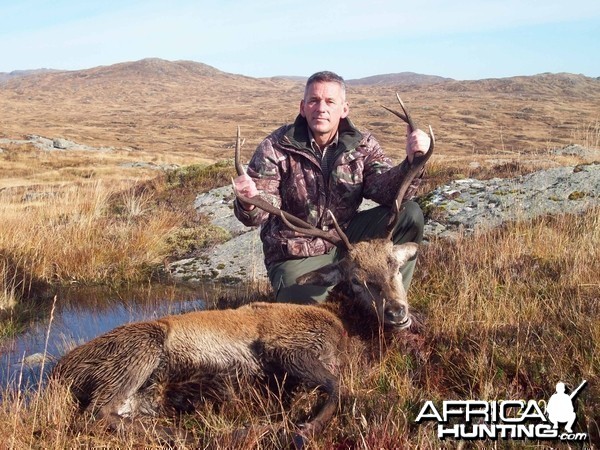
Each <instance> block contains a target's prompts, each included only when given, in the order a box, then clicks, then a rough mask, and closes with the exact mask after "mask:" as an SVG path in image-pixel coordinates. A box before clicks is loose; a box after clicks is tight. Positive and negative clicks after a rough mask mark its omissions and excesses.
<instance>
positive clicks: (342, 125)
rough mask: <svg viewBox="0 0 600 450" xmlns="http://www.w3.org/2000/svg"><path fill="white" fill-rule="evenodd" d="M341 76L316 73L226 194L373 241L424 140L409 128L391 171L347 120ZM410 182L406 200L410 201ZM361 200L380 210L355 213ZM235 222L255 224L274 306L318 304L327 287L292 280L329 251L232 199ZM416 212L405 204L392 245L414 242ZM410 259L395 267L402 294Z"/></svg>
mask: <svg viewBox="0 0 600 450" xmlns="http://www.w3.org/2000/svg"><path fill="white" fill-rule="evenodd" d="M349 111H350V108H349V105H348V102H347V101H346V87H345V83H344V80H343V78H341V77H340V76H339V75H336V74H335V73H332V72H318V73H316V74H314V75H312V76H311V77H310V78H309V79H308V81H307V82H306V87H305V91H304V98H303V99H302V100H301V102H300V114H299V115H298V117H297V118H296V120H295V122H294V123H293V124H289V125H285V126H283V127H281V128H279V129H278V130H276V131H274V132H273V133H272V134H270V135H269V136H267V138H266V139H265V140H264V141H262V142H261V143H260V145H259V146H258V148H257V149H256V152H255V153H254V156H253V157H252V160H251V161H250V164H249V166H248V174H247V175H242V176H239V177H237V178H236V179H235V180H234V188H235V189H236V190H237V191H238V193H240V194H242V195H243V196H245V197H253V196H255V195H258V194H259V193H261V195H262V196H263V197H264V198H265V199H267V200H269V201H271V202H272V203H273V204H274V205H276V206H278V207H280V208H281V209H282V210H284V211H286V212H288V213H290V214H293V215H295V216H296V217H298V218H300V219H303V220H305V221H306V222H309V223H310V224H312V225H315V226H317V227H319V228H321V229H323V230H326V231H329V232H331V233H336V232H335V230H334V229H333V224H332V220H331V218H330V216H329V215H328V214H327V210H330V211H331V212H332V213H333V215H334V216H335V218H336V219H337V221H338V222H339V224H340V225H341V226H342V229H344V231H345V232H346V234H347V235H348V238H349V239H350V242H358V241H361V240H365V239H367V238H369V237H375V236H381V235H382V233H383V231H382V230H383V229H384V228H385V226H386V224H387V218H388V211H389V207H390V206H391V204H392V202H393V200H394V197H395V194H396V191H397V188H398V186H399V185H400V183H401V181H402V179H403V178H404V176H405V175H406V173H407V169H408V165H409V163H410V162H411V161H412V158H413V156H414V155H415V153H417V152H422V153H426V152H427V150H428V148H429V142H430V139H429V136H427V134H425V133H424V132H423V131H421V130H415V131H414V132H413V133H411V134H410V135H409V136H408V139H407V146H406V155H407V156H406V159H405V161H403V162H402V163H401V164H400V165H399V166H396V167H392V164H391V161H390V160H389V158H387V157H386V156H385V155H384V153H383V151H382V149H381V147H380V146H379V143H378V142H377V140H376V139H375V138H374V137H373V136H372V135H371V134H370V133H366V132H365V133H362V132H360V131H359V130H358V129H356V128H355V126H354V125H353V123H352V122H351V121H350V119H348V113H349ZM418 182H419V180H418V179H415V181H413V184H412V185H411V187H410V188H409V190H408V192H407V194H406V197H410V196H412V195H413V194H414V193H415V191H416V189H417V187H418ZM363 198H368V199H372V200H374V201H376V202H377V203H379V204H380V205H382V206H379V207H376V208H373V209H371V210H367V211H363V212H360V213H357V209H358V207H359V205H360V203H361V201H362V199H363ZM234 212H235V215H236V217H237V218H238V219H239V220H240V221H241V222H242V223H244V224H245V225H247V226H255V225H262V229H261V239H262V242H263V250H264V254H265V264H266V267H267V272H268V275H269V280H270V282H271V284H272V286H273V288H274V290H275V292H276V296H277V301H281V302H294V303H311V302H314V301H322V300H323V299H324V298H325V297H326V295H327V291H328V289H326V288H323V287H321V286H311V285H297V284H296V278H298V277H299V276H300V275H302V274H304V273H307V272H310V271H312V270H315V269H318V268H320V267H323V266H325V265H327V264H329V263H331V262H333V261H335V260H336V259H337V258H338V256H339V255H338V253H337V251H336V249H335V248H334V247H333V245H332V244H330V243H329V242H327V241H324V240H323V239H321V238H315V237H306V236H304V235H301V234H299V233H297V232H294V231H292V230H290V229H289V228H288V227H287V226H286V225H285V224H284V223H283V222H282V221H281V219H280V218H279V217H276V216H272V215H269V214H268V213H266V212H264V211H262V210H260V209H258V208H255V207H254V206H252V205H247V204H242V203H241V202H240V201H239V200H236V201H235V204H234ZM422 236H423V214H422V212H421V210H420V208H419V206H418V205H417V204H416V203H414V202H408V203H407V204H406V207H405V208H404V210H403V212H402V218H401V220H400V221H399V223H398V224H397V225H396V228H395V230H394V234H393V241H394V243H403V242H417V243H418V242H420V241H421V239H422ZM414 266H415V261H414V260H413V261H411V262H409V264H407V265H406V266H405V267H404V268H403V269H402V275H403V282H404V285H405V287H406V288H408V284H409V283H410V280H411V278H412V274H413V271H414Z"/></svg>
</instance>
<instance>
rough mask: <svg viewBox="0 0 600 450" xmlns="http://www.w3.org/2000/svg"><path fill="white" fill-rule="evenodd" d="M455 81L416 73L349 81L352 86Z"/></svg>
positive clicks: (389, 74)
mask: <svg viewBox="0 0 600 450" xmlns="http://www.w3.org/2000/svg"><path fill="white" fill-rule="evenodd" d="M446 81H453V80H452V78H444V77H439V76H436V75H422V74H420V73H414V72H400V73H388V74H385V75H373V76H370V77H365V78H358V79H354V80H348V84H349V85H351V86H372V85H398V84H408V85H425V84H436V83H444V82H446Z"/></svg>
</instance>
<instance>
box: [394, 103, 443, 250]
mask: <svg viewBox="0 0 600 450" xmlns="http://www.w3.org/2000/svg"><path fill="white" fill-rule="evenodd" d="M396 98H397V99H398V103H400V107H401V108H402V111H403V113H401V112H398V111H395V110H393V109H390V108H388V107H387V106H384V108H385V109H387V110H388V111H389V112H391V113H392V114H394V115H396V116H398V117H399V118H400V119H402V120H403V121H404V122H406V123H407V124H408V129H409V132H410V133H412V132H413V131H415V130H416V129H417V125H416V123H415V121H414V120H413V118H412V117H411V116H410V113H409V112H408V109H407V108H406V106H405V105H404V102H403V101H402V99H401V98H400V95H399V94H398V93H396ZM429 138H430V143H429V149H428V150H427V153H425V154H423V152H416V153H415V154H414V156H413V160H412V162H411V163H410V167H409V169H408V172H407V174H406V176H405V177H404V179H403V180H402V183H400V186H399V187H398V191H397V192H396V197H395V200H394V203H393V205H392V208H391V210H390V220H389V222H388V225H387V229H386V231H387V238H388V239H391V238H392V234H393V232H394V228H395V227H396V225H397V223H398V220H400V212H401V211H402V204H403V201H402V200H403V199H404V196H405V195H406V191H407V190H408V188H409V186H410V184H411V183H412V181H413V179H414V178H415V177H416V176H417V175H418V174H420V173H421V171H422V170H423V168H424V167H425V163H426V162H427V160H428V159H429V158H431V155H432V154H433V148H434V147H435V136H434V135H433V129H432V128H431V125H430V126H429Z"/></svg>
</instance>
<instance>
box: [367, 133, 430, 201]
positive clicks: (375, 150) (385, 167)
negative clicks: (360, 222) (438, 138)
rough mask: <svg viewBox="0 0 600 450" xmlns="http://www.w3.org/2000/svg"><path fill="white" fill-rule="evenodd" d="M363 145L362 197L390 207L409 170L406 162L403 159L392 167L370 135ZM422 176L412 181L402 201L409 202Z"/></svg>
mask: <svg viewBox="0 0 600 450" xmlns="http://www.w3.org/2000/svg"><path fill="white" fill-rule="evenodd" d="M365 145H366V146H367V152H366V154H367V156H366V158H365V162H364V164H365V166H364V185H363V197H365V198H368V199H370V200H373V201H375V202H377V203H379V204H380V205H385V206H391V205H392V203H393V202H394V200H395V197H396V193H397V192H398V188H399V187H400V184H401V183H402V180H404V178H405V177H406V175H407V173H408V170H409V168H410V165H409V163H408V160H407V159H406V158H405V159H404V161H402V162H401V163H400V164H398V165H397V166H393V167H392V162H391V160H390V159H389V158H388V157H387V156H385V154H384V152H383V150H382V148H381V146H380V145H379V142H377V140H376V139H375V138H374V137H373V136H372V135H369V136H368V137H367V139H366V143H365ZM422 176H423V172H421V174H419V175H418V176H416V177H415V178H414V179H413V180H412V182H411V184H410V186H409V188H408V189H407V190H406V194H405V195H404V199H403V200H409V199H410V198H412V197H413V196H414V195H415V193H416V192H417V189H418V188H419V185H420V184H421V177H422Z"/></svg>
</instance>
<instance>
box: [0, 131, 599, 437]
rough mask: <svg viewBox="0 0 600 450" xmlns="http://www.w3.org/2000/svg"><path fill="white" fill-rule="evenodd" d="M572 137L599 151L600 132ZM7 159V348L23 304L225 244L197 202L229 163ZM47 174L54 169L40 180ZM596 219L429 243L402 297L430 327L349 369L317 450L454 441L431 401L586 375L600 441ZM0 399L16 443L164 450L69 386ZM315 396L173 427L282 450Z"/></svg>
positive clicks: (260, 401) (229, 170)
mask: <svg viewBox="0 0 600 450" xmlns="http://www.w3.org/2000/svg"><path fill="white" fill-rule="evenodd" d="M594 130H596V131H594ZM579 133H580V134H581V136H580V138H581V139H585V140H586V142H588V141H589V142H591V144H592V145H595V146H596V147H597V146H598V144H597V142H598V141H597V127H596V128H594V127H593V126H591V127H587V128H585V129H583V128H582V129H581V130H580V131H579ZM594 133H595V134H594ZM594 139H595V144H594ZM1 157H2V158H4V159H5V162H9V163H12V164H14V166H13V167H14V168H15V171H14V172H11V171H10V170H8V169H3V170H5V172H2V174H1V175H2V179H3V181H4V185H3V186H4V189H2V190H0V229H1V230H2V233H0V308H2V307H3V306H4V308H6V307H7V306H11V305H13V306H14V307H13V308H9V309H6V310H5V311H4V312H3V313H2V314H1V315H0V342H1V341H2V340H3V338H6V337H9V336H12V335H14V334H17V333H20V332H22V331H23V330H24V329H26V327H27V323H28V321H30V320H35V319H36V317H37V316H38V315H39V314H40V312H42V313H46V314H47V310H48V309H49V307H48V305H46V304H44V305H42V307H41V308H40V305H39V303H36V302H32V301H31V300H28V298H30V297H36V298H38V299H39V298H40V297H42V298H47V299H50V298H52V287H53V286H55V285H57V284H58V285H62V284H69V283H79V284H117V285H118V284H123V283H136V282H139V281H142V280H144V281H147V280H148V279H151V278H154V277H155V276H157V275H158V274H160V267H161V266H162V265H163V264H164V262H165V261H168V260H169V259H170V258H172V257H178V258H180V257H184V256H186V255H192V254H195V253H196V252H198V251H199V250H200V249H201V247H203V246H210V245H213V244H214V243H218V242H221V241H222V240H225V239H227V238H228V236H227V233H226V232H224V231H223V230H221V229H217V228H216V227H212V226H211V225H210V224H209V222H208V220H207V219H206V218H204V217H200V216H198V215H197V214H196V212H195V211H194V210H193V208H191V207H190V205H191V204H192V201H193V198H194V197H195V195H197V194H198V193H199V192H202V191H206V190H208V189H210V188H212V187H215V186H220V185H224V184H227V183H228V182H229V180H230V178H231V176H232V174H233V173H234V169H233V166H232V164H231V162H230V161H224V162H221V163H218V164H216V165H211V166H206V165H201V164H199V165H192V166H187V167H185V168H182V169H180V170H175V171H167V172H165V173H163V174H161V175H159V176H156V173H152V176H144V177H142V178H141V179H138V180H132V179H130V178H128V177H125V176H123V174H122V173H116V172H112V171H111V169H109V168H108V166H109V165H110V164H108V163H107V166H106V167H100V168H95V169H92V165H91V164H90V163H86V162H83V163H82V162H81V161H80V162H79V163H78V162H77V161H76V160H77V158H74V159H72V158H71V156H69V155H62V156H61V155H58V154H53V155H44V156H43V157H40V156H39V153H37V152H36V151H33V150H31V149H29V150H27V151H25V152H23V153H22V154H21V153H17V152H16V151H14V149H11V148H9V149H8V152H5V153H4V154H3V155H1ZM107 157H110V158H115V157H116V156H115V155H112V156H111V155H109V156H107ZM561 161H563V160H561ZM545 163H546V162H545V161H542V160H540V161H538V162H535V161H532V160H524V159H517V160H516V161H515V160H513V161H504V162H503V161H499V162H496V163H491V164H481V165H473V166H468V167H466V166H465V165H464V164H452V163H448V162H442V161H438V160H434V161H433V162H432V163H431V164H430V165H429V169H428V177H427V179H426V180H425V183H424V185H423V187H422V191H423V192H425V191H427V190H430V189H431V188H433V187H435V186H436V185H439V184H442V183H445V182H447V181H449V180H452V179H457V178H462V177H476V178H480V179H484V178H490V177H497V176H501V177H503V176H511V177H512V176H517V175H522V174H525V173H529V172H531V171H533V170H536V169H539V168H541V167H545V166H544V164H545ZM36 165H37V166H36ZM40 165H41V166H42V167H46V168H47V169H48V170H47V171H44V172H43V173H42V179H41V180H40V179H36V180H37V181H35V182H34V181H33V179H34V178H35V177H36V173H35V168H36V167H38V166H40ZM11 176H13V178H10V177H11ZM599 213H600V211H599V210H593V211H590V212H589V213H588V214H586V215H585V216H559V217H545V218H541V219H538V220H536V221H533V222H520V223H514V224H510V225H507V226H505V227H503V228H501V229H497V230H493V231H489V232H486V233H480V234H477V235H474V236H461V237H459V238H458V239H457V240H455V241H442V240H433V241H432V242H431V243H430V244H429V245H428V246H426V247H423V248H422V250H421V256H420V262H419V266H418V270H417V273H416V275H415V279H414V282H413V286H412V288H411V292H410V293H409V297H410V299H411V303H412V305H413V307H414V310H415V311H416V314H417V316H418V317H419V318H420V322H422V326H421V327H418V329H416V330H413V332H411V333H405V334H403V335H402V336H400V337H399V338H398V340H397V341H396V342H395V343H394V344H393V345H392V347H391V348H390V351H389V352H388V353H387V355H385V356H384V357H383V358H382V359H381V360H380V361H376V363H375V364H374V365H372V366H366V365H364V364H363V363H362V362H360V361H355V362H354V363H353V364H352V365H351V367H350V368H349V369H348V371H347V372H346V373H344V374H343V380H344V383H343V385H344V391H343V394H342V396H341V397H340V403H339V412H338V414H337V415H336V417H335V419H334V421H333V422H332V423H331V424H330V426H329V427H328V428H327V430H326V431H325V433H324V434H323V435H322V436H320V437H318V439H317V440H316V441H315V442H314V443H311V444H310V445H309V448H339V449H342V448H344V449H345V448H352V449H354V448H356V449H359V448H364V449H367V448H369V449H370V448H386V449H388V448H389V449H391V448H425V449H433V448H440V447H446V446H450V447H454V446H455V445H454V443H453V442H449V443H448V442H441V441H439V440H438V439H437V438H436V437H435V430H434V427H433V426H432V424H422V425H416V424H415V423H414V419H415V417H416V415H417V414H418V412H419V409H420V407H421V406H422V405H423V403H424V402H425V401H426V400H433V401H435V402H440V401H441V400H443V399H483V400H489V399H507V398H510V399H520V398H526V399H530V398H531V399H545V400H547V399H548V398H549V397H550V395H551V394H552V393H553V386H554V385H555V383H556V382H557V381H559V380H561V381H565V382H567V383H568V384H571V385H572V386H570V387H573V386H574V385H576V384H578V383H579V382H580V381H581V380H582V379H587V380H588V387H586V389H585V390H584V391H583V392H582V394H581V396H580V397H579V400H578V404H577V411H578V412H579V413H580V414H579V415H580V417H583V418H585V420H581V419H580V421H579V423H578V430H580V431H585V432H587V433H589V434H590V436H592V437H593V438H594V439H600V438H599V437H598V426H599V423H600V417H599V414H598V411H600V387H599V386H600V379H599V376H598V373H599V369H600V356H599V355H600V348H599V347H600V325H599V324H600V320H599V319H600V317H599V316H600V306H599V305H600V303H599V302H598V300H600V284H599V282H598V276H597V274H598V273H600V219H599V217H600V214H599ZM473 249H477V251H473ZM269 296H270V288H269V287H267V286H264V285H261V286H252V287H246V288H245V290H244V291H243V292H238V293H237V294H235V295H233V296H228V297H227V298H219V299H216V300H215V299H212V300H213V303H214V306H215V307H225V306H230V305H234V306H235V305H238V304H241V303H245V302H248V301H252V300H256V299H264V298H269ZM15 305H16V306H15ZM1 396H2V402H1V403H0V429H2V430H6V431H5V432H4V440H3V445H5V446H6V447H7V448H17V449H20V448H32V447H34V448H42V447H43V448H73V447H83V448H96V447H107V448H131V449H133V448H140V447H148V448H159V447H160V446H161V442H160V439H159V437H158V434H157V432H156V430H155V429H153V428H149V429H148V431H147V432H146V433H142V435H141V436H140V435H132V434H130V435H124V436H116V435H114V434H108V433H105V432H103V431H102V430H99V429H98V428H97V427H96V426H95V424H94V422H93V421H90V420H82V419H81V418H79V417H77V418H75V417H76V416H74V409H73V405H72V404H70V402H69V397H68V396H67V395H65V393H64V392H60V391H55V390H53V389H44V390H42V391H39V392H33V393H16V392H14V391H10V390H7V391H6V392H2V393H1ZM314 400H315V397H314V394H313V393H305V394H302V395H300V396H299V397H298V398H296V399H295V400H294V402H293V404H292V405H291V410H289V411H288V409H286V408H284V407H283V405H282V403H281V401H280V399H279V398H278V397H277V396H273V397H269V398H267V399H264V398H263V397H262V396H261V395H257V393H255V392H252V391H250V392H245V393H243V395H242V397H238V398H236V399H235V400H234V401H232V402H231V403H228V404H227V405H226V406H225V407H224V408H222V409H221V410H215V409H213V408H211V407H209V406H207V408H206V409H205V410H202V411H198V412H197V413H196V414H194V415H189V416H186V417H184V418H182V421H181V423H180V427H181V429H182V430H185V432H187V433H188V434H189V435H190V436H192V437H193V439H195V440H196V441H197V442H199V443H200V445H199V446H200V447H203V446H207V445H209V444H210V445H211V446H212V448H223V449H225V448H231V446H232V445H233V443H234V442H233V434H234V432H235V430H237V429H239V428H240V427H242V426H243V425H244V424H248V423H249V424H252V425H254V427H255V431H256V433H255V434H252V433H251V434H250V435H249V436H247V438H246V439H245V441H244V442H242V443H240V442H237V444H236V445H237V446H241V447H242V448H279V447H280V446H281V445H282V444H283V443H284V441H283V440H282V439H283V438H282V435H281V434H280V435H278V434H272V433H270V434H267V435H265V436H262V437H261V436H260V433H259V432H260V430H261V427H264V426H265V425H266V426H270V427H273V428H281V427H283V429H292V428H293V423H294V422H295V421H297V420H298V419H299V418H301V417H303V416H305V415H306V414H308V413H309V410H310V405H311V404H312V403H313V402H314ZM73 424H75V425H76V426H75V427H73ZM487 444H489V442H486V443H482V444H477V443H473V444H472V446H473V447H476V448H485V447H487V446H488V445H487ZM521 444H522V443H519V444H517V443H513V444H511V443H508V442H502V441H499V442H498V443H497V446H498V447H501V448H504V447H506V448H509V447H520V446H521ZM553 444H554V443H553ZM526 446H529V444H527V445H526ZM530 446H531V447H539V446H538V445H537V444H534V443H532V444H531V445H530ZM195 447H197V446H196V445H189V444H186V443H181V445H180V448H195Z"/></svg>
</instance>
